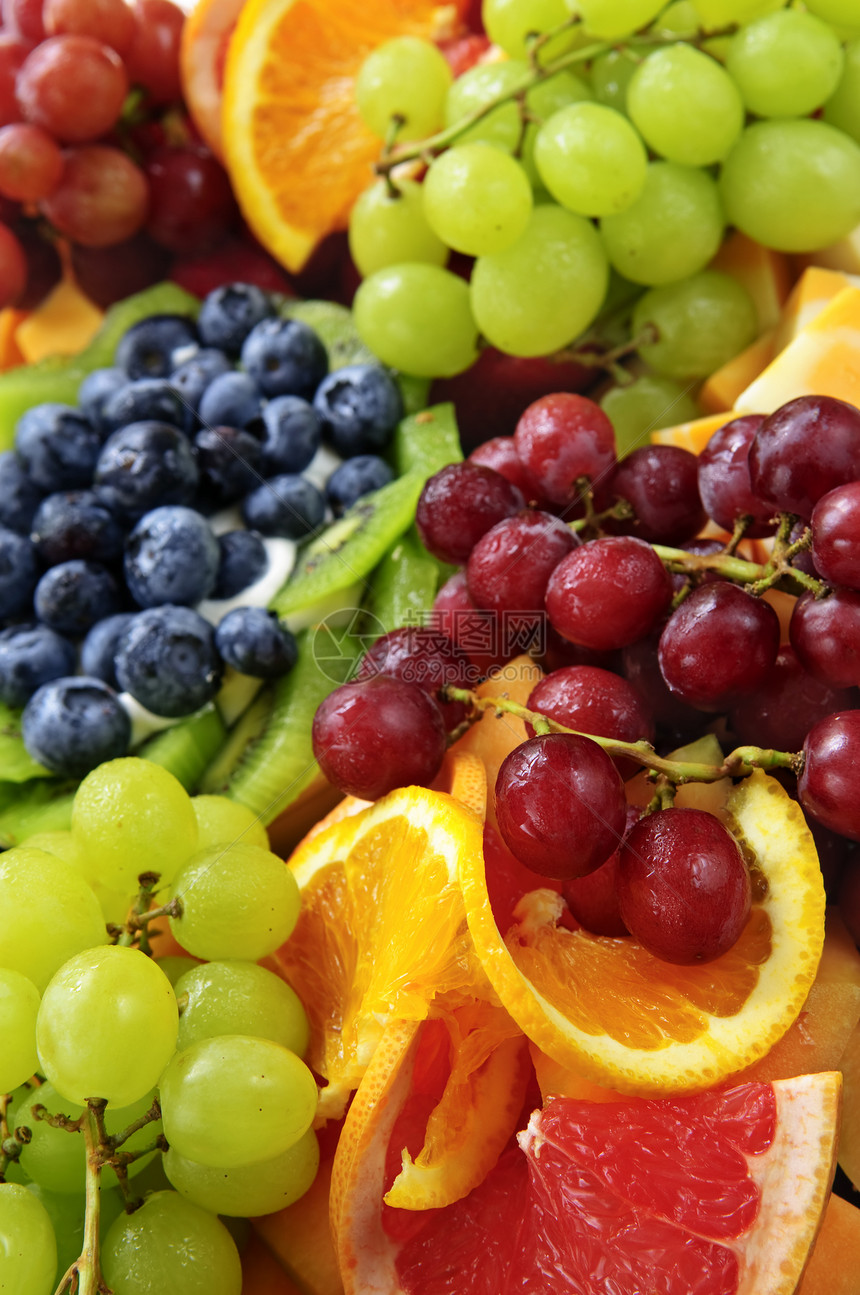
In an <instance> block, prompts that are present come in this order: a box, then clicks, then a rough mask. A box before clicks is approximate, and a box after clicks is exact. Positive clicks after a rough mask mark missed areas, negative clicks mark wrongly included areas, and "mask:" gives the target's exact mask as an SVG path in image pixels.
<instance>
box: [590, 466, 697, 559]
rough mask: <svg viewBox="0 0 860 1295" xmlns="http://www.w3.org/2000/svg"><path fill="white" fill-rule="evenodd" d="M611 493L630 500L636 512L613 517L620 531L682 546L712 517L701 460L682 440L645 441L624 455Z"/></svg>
mask: <svg viewBox="0 0 860 1295" xmlns="http://www.w3.org/2000/svg"><path fill="white" fill-rule="evenodd" d="M607 493H608V494H610V495H611V496H612V497H613V498H616V499H626V500H627V502H628V503H629V504H630V505H631V507H632V509H633V517H632V518H631V519H629V520H624V521H613V522H611V523H610V525H609V529H611V531H612V532H613V534H616V535H635V536H637V537H638V538H639V539H641V540H648V541H650V542H651V543H653V544H658V543H659V544H671V545H677V544H680V543H681V542H682V540H688V539H690V538H691V537H692V536H693V535H696V534H698V532H699V531H700V530H701V529H702V527H703V526H704V524H705V521H706V520H707V518H706V516H705V510H704V508H703V507H702V502H701V500H700V498H699V486H698V460H697V459H696V456H695V454H691V453H690V451H689V450H683V449H681V448H680V447H679V446H677V445H643V446H641V447H640V448H639V449H638V450H633V451H632V452H631V453H630V454H628V455H627V457H626V458H624V459H622V460H621V462H620V463H619V465H618V467H617V468H616V469H615V472H614V473H613V475H612V479H611V481H610V482H609V484H608V487H607Z"/></svg>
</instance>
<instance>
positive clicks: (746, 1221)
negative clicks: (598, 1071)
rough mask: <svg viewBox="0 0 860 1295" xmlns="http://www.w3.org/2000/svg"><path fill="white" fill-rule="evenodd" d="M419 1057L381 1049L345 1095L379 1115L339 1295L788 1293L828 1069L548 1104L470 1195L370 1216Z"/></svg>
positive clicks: (339, 1227) (832, 1080)
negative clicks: (673, 1092) (704, 1089)
mask: <svg viewBox="0 0 860 1295" xmlns="http://www.w3.org/2000/svg"><path fill="white" fill-rule="evenodd" d="M426 1028H427V1026H426V1025H423V1026H416V1027H415V1031H416V1032H417V1033H418V1035H420V1032H421V1031H422V1030H424V1029H426ZM391 1042H392V1044H393V1043H394V1040H393V1039H392V1040H391ZM415 1047H416V1043H415V1040H414V1038H412V1039H410V1040H406V1039H404V1038H400V1039H399V1041H398V1042H397V1046H392V1048H390V1049H388V1048H386V1047H383V1048H382V1049H381V1050H380V1052H379V1053H378V1054H377V1056H376V1057H375V1058H374V1060H373V1062H372V1063H371V1066H370V1067H369V1069H368V1071H367V1074H366V1076H365V1079H364V1080H363V1081H362V1087H361V1088H359V1092H358V1094H357V1097H356V1102H357V1103H361V1102H363V1100H364V1099H365V1094H368V1095H369V1098H370V1100H371V1101H372V1103H373V1106H374V1108H375V1109H376V1110H378V1111H379V1113H380V1114H379V1118H377V1120H376V1121H375V1124H374V1125H373V1129H372V1132H370V1133H366V1136H365V1138H364V1141H363V1143H362V1144H361V1145H360V1147H359V1152H358V1158H359V1162H360V1163H359V1164H356V1158H355V1157H354V1158H353V1162H352V1165H351V1172H350V1175H349V1182H348V1188H349V1189H350V1191H351V1195H349V1196H348V1197H347V1198H346V1199H344V1198H343V1193H342V1192H341V1193H340V1194H339V1195H338V1196H337V1198H335V1196H334V1195H333V1201H335V1200H336V1208H335V1209H333V1214H332V1222H333V1227H334V1230H335V1234H336V1242H337V1246H338V1251H339V1256H340V1263H341V1275H342V1278H343V1282H344V1289H345V1291H346V1293H347V1295H353V1293H355V1295H358V1292H361V1293H362V1295H367V1293H368V1292H374V1295H460V1293H461V1292H462V1291H468V1292H469V1295H513V1293H514V1292H535V1293H536V1292H542V1293H549V1292H559V1293H560V1292H562V1291H565V1292H571V1295H645V1292H647V1293H648V1295H651V1292H657V1291H659V1292H660V1295H793V1292H794V1290H795V1287H796V1285H797V1282H798V1280H799V1278H800V1275H801V1273H802V1271H803V1268H804V1265H805V1263H806V1260H807V1257H808V1255H809V1251H810V1249H811V1247H812V1244H813V1242H814V1239H815V1236H816V1232H817V1229H818V1227H819V1224H820V1220H821V1217H822V1214H823V1211H824V1208H825V1205H826V1202H827V1198H828V1193H829V1189H830V1184H831V1180H832V1175H833V1167H834V1154H835V1144H836V1132H837V1127H838V1119H839V1096H840V1076H839V1074H838V1073H835V1072H829V1073H823V1074H818V1075H808V1076H801V1077H800V1078H796V1079H790V1080H777V1081H775V1082H774V1083H772V1084H755V1083H753V1084H742V1085H739V1086H736V1087H733V1088H724V1089H719V1090H715V1091H712V1092H709V1093H702V1094H694V1095H687V1096H684V1097H679V1098H667V1099H660V1098H633V1099H626V1100H624V1101H621V1102H615V1103H604V1104H599V1103H594V1102H589V1101H582V1100H577V1099H574V1098H568V1097H557V1098H552V1099H550V1100H549V1101H548V1102H547V1104H546V1106H544V1107H543V1108H542V1109H541V1110H538V1111H535V1113H534V1114H533V1115H532V1117H531V1119H530V1120H529V1121H528V1123H527V1127H526V1128H525V1129H524V1130H523V1131H522V1132H521V1133H520V1134H519V1135H518V1139H517V1142H516V1143H512V1144H511V1145H509V1146H508V1147H507V1149H506V1150H505V1151H504V1152H503V1153H502V1155H501V1157H500V1158H499V1160H498V1162H497V1164H496V1165H495V1167H494V1168H493V1169H492V1170H491V1171H490V1173H489V1174H488V1175H487V1176H486V1178H485V1179H484V1181H483V1182H482V1183H481V1184H480V1186H479V1187H477V1188H476V1189H475V1190H474V1191H472V1192H471V1193H470V1194H469V1195H468V1196H467V1197H466V1198H464V1199H463V1200H461V1201H459V1202H457V1203H456V1204H452V1205H450V1206H448V1207H446V1208H445V1209H440V1210H432V1211H428V1212H425V1213H423V1214H418V1213H416V1212H407V1211H402V1210H390V1209H389V1208H388V1207H386V1206H385V1205H383V1204H382V1200H383V1196H384V1193H385V1191H386V1189H387V1188H388V1186H389V1183H390V1178H391V1174H392V1156H391V1155H390V1154H389V1151H390V1149H391V1145H392V1139H393V1140H394V1141H395V1142H396V1139H397V1134H398V1131H399V1126H398V1115H399V1113H400V1111H401V1110H402V1109H403V1108H404V1106H405V1105H406V1104H407V1103H408V1098H409V1093H410V1076H409V1066H408V1064H407V1061H408V1056H409V1052H410V1049H414V1048H415ZM351 1118H352V1113H351V1112H350V1115H348V1116H347V1120H346V1123H345V1126H344V1133H345V1134H346V1131H347V1129H348V1128H349V1125H350V1120H351ZM364 1127H365V1130H367V1128H368V1126H367V1123H366V1122H365V1125H364ZM394 1169H396V1165H395V1166H394ZM333 1181H334V1180H333Z"/></svg>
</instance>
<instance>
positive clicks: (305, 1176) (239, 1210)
mask: <svg viewBox="0 0 860 1295" xmlns="http://www.w3.org/2000/svg"><path fill="white" fill-rule="evenodd" d="M319 1162H320V1149H319V1142H318V1141H317V1135H316V1134H315V1133H314V1131H313V1129H308V1131H307V1133H303V1134H302V1136H301V1137H300V1138H299V1140H298V1141H297V1142H294V1143H293V1145H292V1146H291V1147H288V1148H287V1150H286V1151H282V1152H281V1154H280V1155H279V1156H274V1157H273V1158H272V1159H271V1160H257V1161H255V1163H254V1164H252V1165H237V1166H235V1167H234V1168H232V1169H224V1168H220V1169H215V1168H212V1166H210V1165H201V1164H198V1163H197V1161H195V1160H186V1158H185V1157H184V1156H180V1155H179V1154H178V1152H177V1151H176V1150H175V1149H174V1148H173V1147H171V1148H170V1150H169V1151H168V1152H166V1154H165V1156H164V1168H165V1171H166V1173H167V1177H168V1178H169V1179H170V1181H171V1183H172V1184H173V1186H174V1187H175V1188H176V1190H177V1191H178V1192H181V1193H182V1195H183V1196H186V1197H187V1198H188V1200H190V1201H193V1202H194V1204H195V1205H199V1206H201V1208H202V1209H204V1210H211V1211H212V1213H213V1214H227V1215H230V1216H237V1215H238V1216H241V1217H245V1218H256V1217H257V1216H258V1215H260V1214H273V1213H274V1212H275V1210H281V1209H283V1208H284V1207H285V1206H286V1205H292V1204H293V1202H294V1201H297V1200H298V1199H299V1197H300V1196H304V1194H305V1192H306V1191H307V1190H308V1188H309V1187H310V1185H311V1183H312V1182H313V1181H314V1179H315V1178H316V1176H317V1170H318V1169H319Z"/></svg>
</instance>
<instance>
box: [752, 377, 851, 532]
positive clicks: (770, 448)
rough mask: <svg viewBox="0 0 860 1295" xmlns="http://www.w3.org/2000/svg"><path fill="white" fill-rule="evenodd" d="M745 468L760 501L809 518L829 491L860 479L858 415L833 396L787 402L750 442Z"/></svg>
mask: <svg viewBox="0 0 860 1295" xmlns="http://www.w3.org/2000/svg"><path fill="white" fill-rule="evenodd" d="M824 446H826V453H822V447H824ZM749 468H750V481H751V483H752V488H753V493H754V494H755V495H756V496H757V497H758V498H759V499H761V500H762V501H763V502H764V503H766V504H770V505H771V506H772V507H774V508H776V509H777V510H779V511H782V512H787V513H797V515H798V516H799V517H804V518H807V519H808V518H810V517H811V516H812V510H813V508H814V507H815V505H816V504H817V503H818V500H819V499H820V498H821V496H822V495H826V494H827V492H828V490H833V489H835V487H836V486H841V485H845V483H846V482H848V481H856V480H858V478H860V410H857V409H855V408H854V406H853V405H848V404H846V403H845V401H844V400H836V399H835V398H834V397H832V396H798V397H797V399H796V400H789V401H788V403H787V404H785V405H782V406H780V408H779V409H777V411H776V412H775V413H773V414H771V415H770V417H769V418H766V419H765V420H764V422H763V423H762V425H761V427H760V428H759V429H758V431H757V432H756V434H755V436H754V437H753V442H752V445H751V446H750V452H749Z"/></svg>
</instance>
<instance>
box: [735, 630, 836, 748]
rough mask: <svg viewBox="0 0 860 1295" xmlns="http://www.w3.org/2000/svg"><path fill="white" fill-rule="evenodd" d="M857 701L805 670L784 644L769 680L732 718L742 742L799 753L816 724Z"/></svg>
mask: <svg viewBox="0 0 860 1295" xmlns="http://www.w3.org/2000/svg"><path fill="white" fill-rule="evenodd" d="M855 701H856V698H855V696H854V695H853V694H852V693H851V692H849V690H848V689H847V688H831V687H830V685H829V684H826V683H821V681H820V680H818V679H816V678H814V676H813V675H811V674H809V672H808V671H806V670H804V668H803V666H802V665H801V664H800V662H799V661H798V659H797V656H796V655H795V653H794V650H793V649H792V648H791V647H789V646H788V644H785V645H784V646H783V647H781V648H780V649H779V652H778V653H777V658H776V661H775V662H774V664H773V668H772V670H771V671H770V673H769V674H768V676H767V677H766V679H765V680H764V681H763V682H762V683H761V684H760V685H759V687H758V688H756V690H755V692H754V693H750V694H747V695H746V696H745V697H744V698H743V701H741V702H739V703H738V704H737V705H736V706H735V707H734V708H733V709H732V710H731V711H730V712H729V718H730V720H731V726H732V729H733V730H734V732H735V734H736V736H737V738H738V740H739V741H740V742H744V743H747V742H748V743H750V744H753V745H755V746H763V747H770V748H772V749H773V750H775V751H799V750H800V748H801V747H802V746H803V740H804V738H805V737H806V734H807V733H808V732H809V730H810V729H811V728H812V726H813V724H816V723H817V722H818V720H820V719H823V718H824V717H825V715H830V714H832V712H833V711H835V710H850V709H851V707H852V706H853V705H854V704H855Z"/></svg>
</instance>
